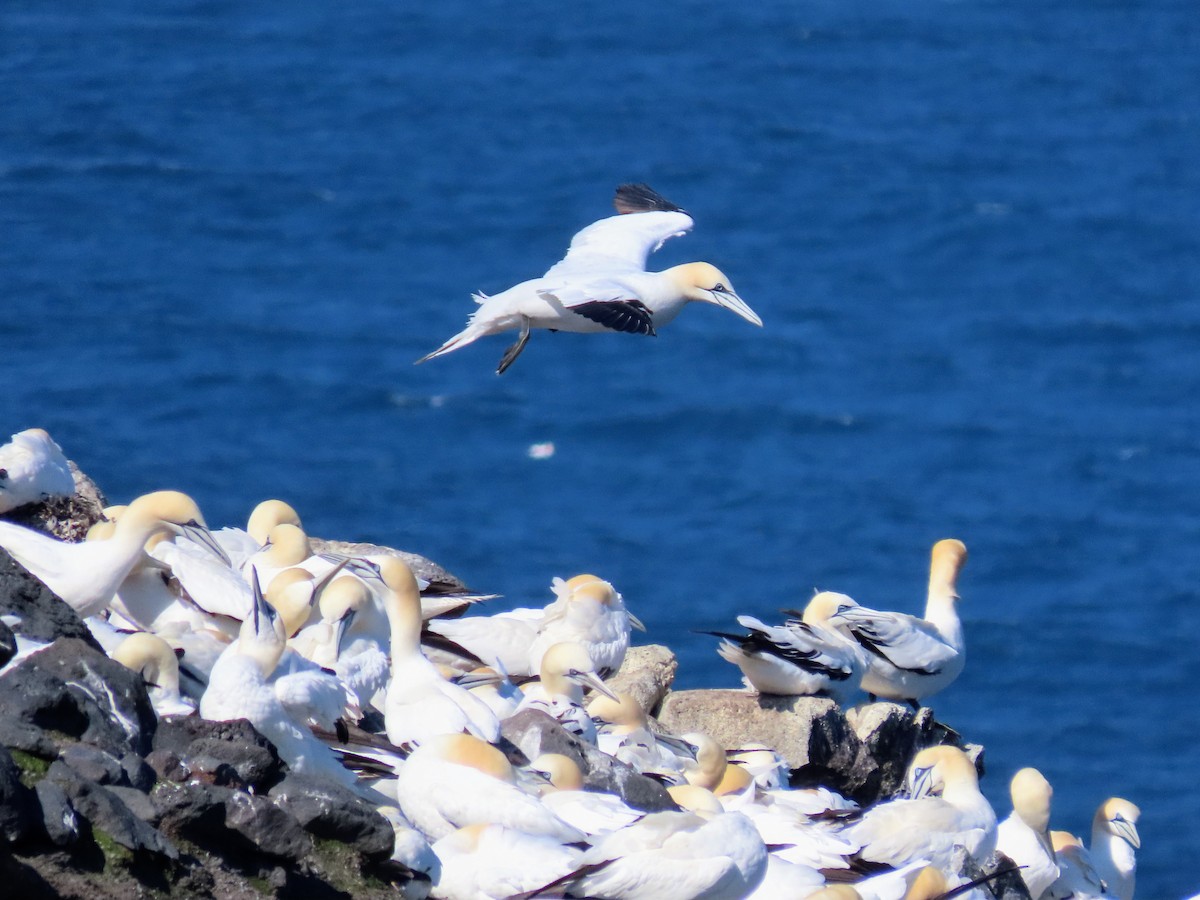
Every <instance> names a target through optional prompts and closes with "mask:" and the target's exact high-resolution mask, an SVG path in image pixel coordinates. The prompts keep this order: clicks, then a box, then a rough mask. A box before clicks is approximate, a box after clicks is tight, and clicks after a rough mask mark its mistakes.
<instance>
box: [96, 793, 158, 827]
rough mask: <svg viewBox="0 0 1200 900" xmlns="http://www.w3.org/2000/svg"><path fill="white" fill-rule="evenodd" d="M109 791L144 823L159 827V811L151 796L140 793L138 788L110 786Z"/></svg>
mask: <svg viewBox="0 0 1200 900" xmlns="http://www.w3.org/2000/svg"><path fill="white" fill-rule="evenodd" d="M108 790H109V792H110V793H111V794H112V795H113V796H115V797H116V798H117V799H118V800H120V801H121V802H122V803H124V804H125V806H126V807H127V808H128V809H129V811H130V812H131V813H133V814H134V815H135V816H137V817H138V818H139V819H141V820H142V821H143V822H145V823H147V824H149V825H154V826H157V825H158V821H159V815H158V809H157V808H156V807H155V806H154V803H153V801H151V799H150V796H149V795H148V794H147V793H146V792H145V791H139V790H138V789H137V788H132V787H120V786H118V785H109V786H108Z"/></svg>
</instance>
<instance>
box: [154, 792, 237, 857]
mask: <svg viewBox="0 0 1200 900" xmlns="http://www.w3.org/2000/svg"><path fill="white" fill-rule="evenodd" d="M230 793H231V789H230V788H225V787H216V786H214V785H210V784H198V783H195V782H184V783H182V784H177V783H175V782H170V781H160V782H159V783H158V784H156V785H155V786H154V790H152V791H151V792H150V802H151V804H153V806H154V812H155V815H156V816H157V817H158V825H159V828H161V829H162V830H163V831H165V832H166V833H167V834H178V835H180V836H181V837H184V838H187V839H188V840H191V841H194V842H195V843H198V844H200V846H202V847H205V848H208V847H209V846H210V844H213V845H215V846H216V847H218V848H219V846H220V841H221V839H222V836H223V834H224V832H225V800H226V798H227V797H228V795H229V794H230ZM217 852H220V851H219V849H218V850H217Z"/></svg>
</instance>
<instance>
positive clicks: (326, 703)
mask: <svg viewBox="0 0 1200 900" xmlns="http://www.w3.org/2000/svg"><path fill="white" fill-rule="evenodd" d="M252 587H253V589H254V590H253V595H254V603H253V609H252V610H251V613H250V615H248V616H247V617H246V619H245V621H244V622H242V625H241V630H240V632H239V634H238V639H237V641H236V642H234V643H233V644H231V645H230V646H229V647H228V649H226V650H225V652H223V653H222V654H221V656H220V657H219V658H218V659H217V661H216V663H215V664H214V665H213V667H212V672H211V673H210V675H209V680H208V688H207V689H206V690H205V691H204V696H203V697H201V698H200V715H201V716H203V717H204V718H206V719H212V720H214V721H228V720H231V719H248V720H249V721H250V724H252V725H253V726H254V727H255V728H257V729H258V730H259V731H260V732H262V734H263V736H264V737H266V738H267V739H268V740H270V741H271V743H272V744H274V745H275V748H276V749H277V750H278V751H279V756H280V757H281V758H282V759H283V760H284V762H286V763H287V764H288V765H289V766H290V767H291V768H292V770H293V771H295V772H299V773H302V774H311V775H315V776H319V777H322V778H329V779H330V780H332V781H335V782H337V783H338V784H341V785H343V786H345V787H354V785H355V777H354V775H353V774H352V773H351V772H350V771H349V770H347V769H346V768H344V767H343V766H342V765H341V763H340V762H339V761H338V759H337V757H336V756H334V754H333V752H332V751H331V750H330V749H329V748H328V747H326V746H325V745H324V744H322V743H321V742H320V741H318V740H317V739H316V737H314V736H313V734H312V732H311V731H310V730H309V727H308V722H309V721H313V722H315V723H316V724H318V725H320V726H321V727H323V728H325V729H326V730H330V731H332V730H333V728H334V724H335V720H336V719H337V717H338V716H339V715H340V714H341V713H342V711H343V710H345V709H347V708H348V707H349V708H351V709H352V707H353V700H352V698H351V697H350V696H349V695H348V694H347V693H346V690H345V688H344V687H343V686H342V684H341V683H340V682H339V681H338V680H337V679H336V678H335V677H333V676H331V675H327V674H325V673H324V672H321V671H319V670H318V671H298V672H294V673H293V674H287V675H277V673H276V668H277V667H278V666H279V662H280V659H281V658H282V657H283V654H284V649H285V646H286V643H287V637H286V635H285V634H284V630H283V623H282V621H280V619H279V615H278V613H276V612H275V610H274V609H273V608H272V607H271V605H270V604H269V603H267V601H266V599H265V598H264V597H263V594H262V591H261V590H260V589H259V587H258V581H257V578H255V577H253V576H252Z"/></svg>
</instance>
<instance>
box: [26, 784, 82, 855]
mask: <svg viewBox="0 0 1200 900" xmlns="http://www.w3.org/2000/svg"><path fill="white" fill-rule="evenodd" d="M34 790H35V791H36V792H37V799H38V804H39V805H40V806H41V808H42V828H43V830H44V831H45V832H46V837H48V838H49V839H50V843H52V844H54V845H55V846H56V847H69V846H71V845H72V844H74V843H75V842H76V841H77V840H79V817H78V816H77V815H75V807H73V806H72V805H71V801H70V799H69V798H68V797H67V792H66V791H64V790H63V789H62V788H61V787H60V786H59V785H57V784H56V783H55V782H53V781H50V780H49V779H46V778H43V779H42V780H41V781H39V782H38V783H37V784H35V785H34Z"/></svg>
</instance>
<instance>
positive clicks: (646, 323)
mask: <svg viewBox="0 0 1200 900" xmlns="http://www.w3.org/2000/svg"><path fill="white" fill-rule="evenodd" d="M570 309H571V312H573V313H579V315H581V316H583V317H584V318H585V319H591V320H592V321H593V322H596V323H598V324H600V325H603V326H604V327H605V328H611V329H612V330H613V331H620V332H624V333H625V334H648V335H650V336H651V337H654V336H655V334H656V332H655V331H654V316H653V314H652V313H651V312H650V307H648V306H646V304H645V303H643V302H642V301H641V300H589V301H588V302H587V303H580V304H579V305H578V306H572V307H571V308H570Z"/></svg>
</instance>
